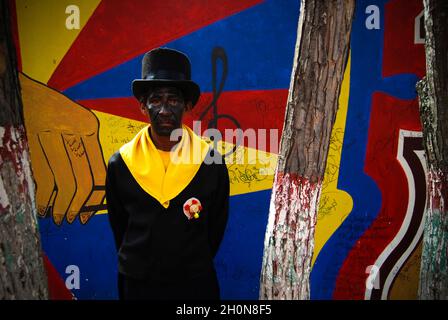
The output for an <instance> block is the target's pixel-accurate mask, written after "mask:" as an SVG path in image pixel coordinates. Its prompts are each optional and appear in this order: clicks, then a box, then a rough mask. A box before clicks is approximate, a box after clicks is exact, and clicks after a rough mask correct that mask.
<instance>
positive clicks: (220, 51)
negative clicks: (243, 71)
mask: <svg viewBox="0 0 448 320" xmlns="http://www.w3.org/2000/svg"><path fill="white" fill-rule="evenodd" d="M218 60H221V62H222V70H223V71H222V76H221V79H220V80H221V81H220V83H219V86H218V88H217V85H216V84H217V65H218ZM227 73H228V61H227V54H226V52H225V50H224V48H222V47H215V48H213V51H212V88H213V98H212V102H211V103H210V104H209V105H208V106H207V107H206V108H205V109H204V110H203V111H202V113H201V115H200V117H199V120H201V121H202V120H203V119H204V118H205V116H206V115H207V113H208V112H209V110H210V109H212V118H211V119H210V120H209V122H208V124H207V128H208V129H212V128H213V129H218V119H228V120H230V121H231V122H233V123H234V124H235V126H236V127H237V128H238V129H241V126H240V124H239V122H238V120H236V119H235V118H234V117H233V116H231V115H229V114H219V113H218V99H219V97H220V96H221V93H222V91H223V89H224V84H225V82H226V78H227ZM241 140H242V137H239V136H238V137H237V141H236V144H235V146H234V147H233V148H232V150H231V151H229V152H227V153H226V154H224V155H223V156H224V157H226V156H228V155H230V154H232V153H234V152H235V151H236V149H237V148H238V146H239V144H240V143H241ZM214 143H215V144H216V143H217V141H214ZM215 147H216V145H215Z"/></svg>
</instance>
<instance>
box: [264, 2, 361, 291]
mask: <svg viewBox="0 0 448 320" xmlns="http://www.w3.org/2000/svg"><path fill="white" fill-rule="evenodd" d="M354 6H355V1H354V0H334V1H327V0H302V1H301V7H300V18H299V25H298V32H297V43H296V49H295V57H294V65H293V71H292V76H291V84H290V88H289V96H288V102H287V106H286V115H285V123H284V129H283V134H282V139H281V146H280V148H281V149H280V155H279V162H278V165H277V169H276V173H275V179H274V186H273V190H272V196H271V202H270V208H269V220H268V225H267V229H266V235H265V243H264V255H263V266H262V272H261V283H260V299H309V296H310V290H309V275H310V269H311V259H312V256H313V249H314V230H315V224H316V215H317V208H318V203H319V199H320V192H321V188H322V179H323V176H324V171H325V165H326V161H327V155H328V147H329V143H330V134H331V130H332V128H333V124H334V121H335V117H336V110H337V107H338V98H339V93H340V89H341V84H342V79H343V75H344V70H345V66H346V63H347V59H348V53H349V40H350V32H351V26H352V19H353V12H354Z"/></svg>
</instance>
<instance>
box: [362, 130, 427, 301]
mask: <svg viewBox="0 0 448 320" xmlns="http://www.w3.org/2000/svg"><path fill="white" fill-rule="evenodd" d="M405 137H422V132H421V131H408V130H400V134H399V138H398V150H397V159H398V161H399V162H400V164H401V166H402V168H403V170H404V172H405V175H406V179H407V182H408V193H409V199H408V206H407V209H406V215H405V217H404V220H403V223H402V225H401V227H400V230H399V231H398V233H397V234H396V235H395V237H394V238H393V239H392V241H391V242H390V243H389V244H388V245H387V246H386V248H385V249H384V250H383V252H382V253H381V254H380V255H379V257H378V258H377V260H376V261H375V265H376V266H378V268H379V269H381V266H382V265H383V263H384V262H385V261H386V259H387V258H388V257H389V255H390V254H391V252H392V251H393V250H394V249H395V248H396V247H397V246H398V244H399V243H400V242H401V241H402V240H403V237H404V235H405V234H406V231H407V230H408V228H409V224H410V222H411V219H412V213H413V211H414V206H415V181H414V176H413V175H412V171H411V168H410V167H409V164H408V162H407V161H406V159H405V158H404V157H403V144H404V139H405ZM415 153H416V155H417V156H418V158H419V159H420V161H421V163H422V167H423V169H424V170H425V177H426V176H427V172H426V161H425V158H424V152H423V150H421V151H415ZM423 227H424V217H423V219H422V220H421V222H420V226H419V228H418V230H417V232H416V234H415V235H414V238H413V240H412V241H411V244H410V246H409V247H408V248H407V250H406V251H405V252H404V253H403V255H402V256H401V257H400V259H398V261H397V262H396V264H395V265H394V267H393V268H392V271H391V272H390V273H389V274H388V275H387V278H386V281H385V283H384V288H383V291H382V295H381V299H382V300H386V299H387V297H388V295H389V290H390V287H391V285H392V283H393V280H394V279H395V277H396V275H397V273H398V272H399V271H400V269H401V267H402V266H403V264H404V263H405V262H406V260H407V259H408V258H409V256H410V255H411V253H412V251H413V250H414V249H415V247H416V246H417V244H418V241H419V240H420V238H421V236H422V234H423ZM371 294H372V288H366V291H365V294H364V298H365V299H366V300H370V298H371Z"/></svg>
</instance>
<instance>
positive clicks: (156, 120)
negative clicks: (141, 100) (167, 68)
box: [143, 87, 186, 136]
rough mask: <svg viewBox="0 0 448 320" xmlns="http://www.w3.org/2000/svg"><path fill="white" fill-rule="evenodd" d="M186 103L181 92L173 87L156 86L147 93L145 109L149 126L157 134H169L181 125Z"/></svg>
mask: <svg viewBox="0 0 448 320" xmlns="http://www.w3.org/2000/svg"><path fill="white" fill-rule="evenodd" d="M185 106H186V103H185V101H184V97H183V95H182V92H181V91H180V90H179V89H177V88H175V87H158V88H155V89H153V90H151V92H150V93H149V95H148V98H147V99H146V104H145V105H144V106H143V108H145V109H146V111H147V114H148V116H149V119H150V121H151V127H152V128H153V130H154V131H155V132H156V133H157V134H158V135H159V136H170V134H171V132H172V131H173V130H174V129H177V128H180V127H181V126H182V117H183V114H184V110H185Z"/></svg>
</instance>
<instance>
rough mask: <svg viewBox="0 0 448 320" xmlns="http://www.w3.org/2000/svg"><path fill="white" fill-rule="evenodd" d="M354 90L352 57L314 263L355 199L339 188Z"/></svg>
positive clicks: (334, 136) (321, 207)
mask: <svg viewBox="0 0 448 320" xmlns="http://www.w3.org/2000/svg"><path fill="white" fill-rule="evenodd" d="M349 89H350V57H349V60H348V62H347V68H346V70H345V73H344V79H343V82H342V87H341V93H340V95H339V109H338V112H337V114H336V121H335V124H334V127H333V131H332V132H331V140H330V148H329V151H328V158H327V166H326V169H325V175H324V180H323V187H322V195H321V198H320V203H319V210H318V214H317V224H316V231H315V235H314V241H315V242H314V255H313V260H312V264H314V262H315V260H316V258H317V256H318V255H319V252H320V250H321V249H322V247H323V246H324V244H325V242H327V240H328V239H329V238H330V237H331V235H332V234H333V233H334V232H335V231H336V229H337V228H339V226H340V225H341V224H342V222H343V221H344V220H345V218H346V217H347V216H348V214H349V213H350V212H351V211H352V209H353V199H352V197H351V196H350V195H349V194H348V193H347V192H345V191H342V190H338V189H337V183H338V178H339V166H340V163H341V152H342V143H343V141H344V130H345V123H346V120H347V110H348V96H349Z"/></svg>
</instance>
